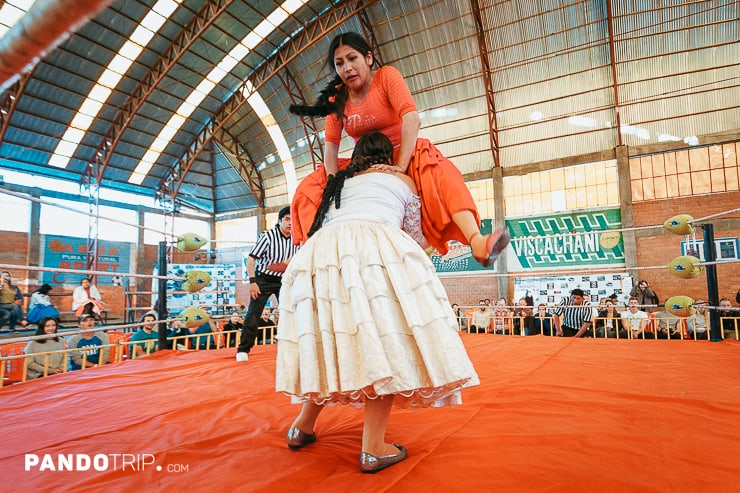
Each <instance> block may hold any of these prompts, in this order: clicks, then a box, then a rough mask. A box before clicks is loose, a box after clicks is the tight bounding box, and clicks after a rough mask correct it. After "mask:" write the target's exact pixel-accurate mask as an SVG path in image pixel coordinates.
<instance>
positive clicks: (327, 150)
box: [324, 140, 339, 176]
mask: <svg viewBox="0 0 740 493" xmlns="http://www.w3.org/2000/svg"><path fill="white" fill-rule="evenodd" d="M338 159H339V146H338V145H337V144H335V143H334V142H329V141H328V140H327V141H326V143H325V144H324V171H325V172H326V176H329V175H336V174H337V171H339V162H338Z"/></svg>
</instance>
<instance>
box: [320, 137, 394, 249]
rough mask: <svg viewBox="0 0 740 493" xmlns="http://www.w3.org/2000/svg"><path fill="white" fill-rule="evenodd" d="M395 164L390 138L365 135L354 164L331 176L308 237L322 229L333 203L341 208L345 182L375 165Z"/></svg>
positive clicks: (355, 154) (356, 146)
mask: <svg viewBox="0 0 740 493" xmlns="http://www.w3.org/2000/svg"><path fill="white" fill-rule="evenodd" d="M392 163H393V144H391V141H390V139H389V138H388V137H386V136H385V135H384V134H382V133H380V132H369V133H367V134H365V135H363V136H362V137H361V138H360V140H358V141H357V144H356V145H355V150H354V151H353V152H352V162H351V163H350V165H349V166H347V167H346V168H345V169H343V170H341V171H339V172H338V173H337V174H336V176H335V175H329V178H328V179H327V182H326V188H324V194H323V195H322V196H321V204H320V205H319V208H318V210H317V211H316V216H314V219H313V224H311V229H310V230H309V231H308V236H309V237H311V236H312V235H313V234H314V233H315V232H316V231H318V230H319V229H321V225H322V224H323V223H324V216H326V213H327V212H328V211H329V207H330V206H331V203H332V202H334V205H335V207H336V208H337V209H339V207H340V206H341V197H342V188H344V180H346V179H347V178H351V177H353V176H354V175H355V174H356V173H360V172H362V171H365V170H366V169H368V168H370V167H371V166H373V165H375V164H392Z"/></svg>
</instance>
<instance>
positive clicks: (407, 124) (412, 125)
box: [394, 111, 421, 173]
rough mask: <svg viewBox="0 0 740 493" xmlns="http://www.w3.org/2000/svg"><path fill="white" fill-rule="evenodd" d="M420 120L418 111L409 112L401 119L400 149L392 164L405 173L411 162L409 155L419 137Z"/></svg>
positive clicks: (412, 151)
mask: <svg viewBox="0 0 740 493" xmlns="http://www.w3.org/2000/svg"><path fill="white" fill-rule="evenodd" d="M420 128H421V119H420V118H419V112H418V111H409V112H408V113H406V114H405V115H403V117H401V148H400V149H399V151H398V159H397V160H396V162H395V163H394V164H395V165H396V166H398V167H399V168H401V170H402V171H403V172H404V173H405V172H406V170H407V169H408V167H409V161H411V155H412V154H413V153H414V149H415V148H416V139H417V138H418V137H419V129H420Z"/></svg>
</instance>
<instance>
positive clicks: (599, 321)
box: [594, 298, 629, 339]
mask: <svg viewBox="0 0 740 493" xmlns="http://www.w3.org/2000/svg"><path fill="white" fill-rule="evenodd" d="M594 327H595V328H596V337H601V338H612V339H613V338H617V337H618V338H619V339H627V338H628V337H629V335H628V334H627V331H626V330H625V329H624V328H623V327H622V323H621V317H620V316H619V312H617V307H616V306H615V305H614V302H613V301H612V300H611V298H605V300H604V309H603V310H600V311H599V313H598V314H597V316H596V317H595V318H594Z"/></svg>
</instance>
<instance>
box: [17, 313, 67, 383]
mask: <svg viewBox="0 0 740 493" xmlns="http://www.w3.org/2000/svg"><path fill="white" fill-rule="evenodd" d="M58 329H59V321H58V320H57V319H56V318H53V317H44V318H42V319H41V320H40V321H39V327H38V329H36V334H35V335H37V336H40V335H44V334H48V335H50V336H51V335H53V336H54V337H49V338H48V339H37V340H35V341H30V342H29V343H28V345H27V346H26V354H28V355H30V356H29V357H28V358H26V362H27V363H28V374H27V375H28V379H29V380H32V379H34V378H39V377H43V376H46V375H54V374H57V373H64V363H65V360H64V353H63V352H62V351H64V350H65V349H66V348H65V347H64V341H63V340H62V339H60V338H59V336H58V335H57V330H58ZM52 351H59V352H58V353H53V354H38V353H49V352H52Z"/></svg>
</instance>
